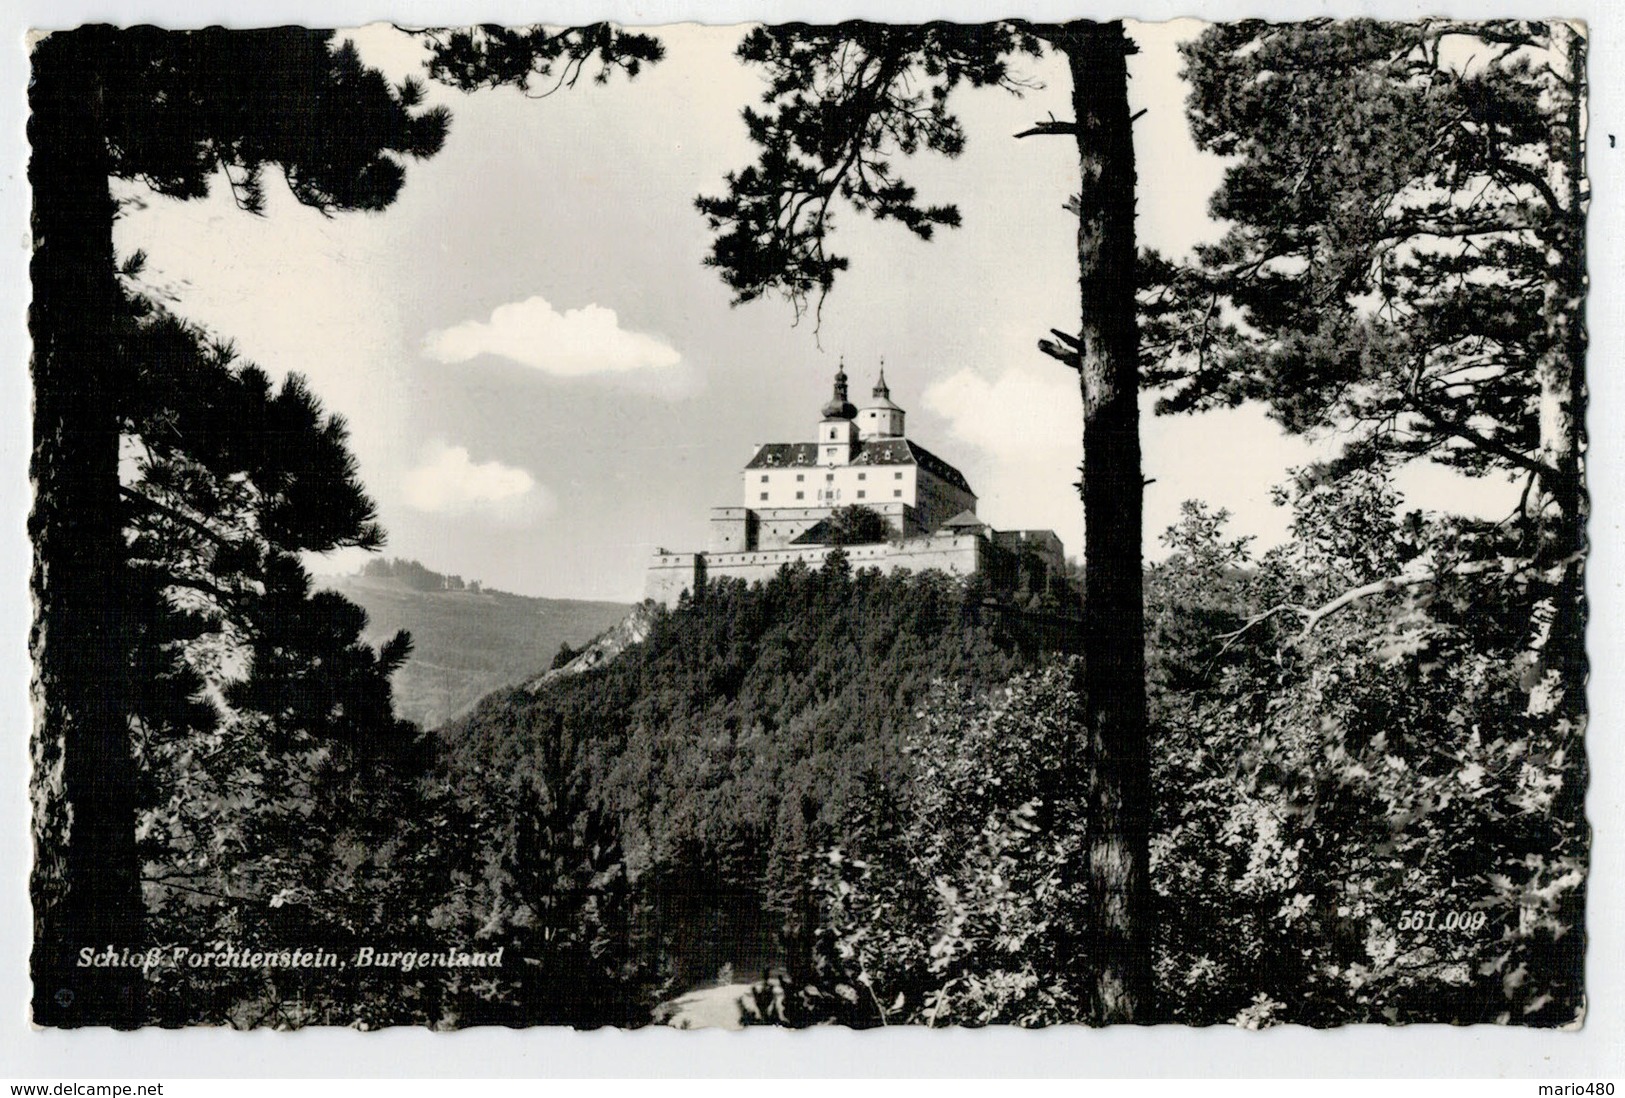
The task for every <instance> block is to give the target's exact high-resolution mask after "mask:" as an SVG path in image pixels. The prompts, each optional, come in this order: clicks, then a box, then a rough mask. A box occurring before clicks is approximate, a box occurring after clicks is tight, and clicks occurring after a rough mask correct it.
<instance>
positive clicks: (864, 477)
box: [858, 473, 869, 480]
mask: <svg viewBox="0 0 1625 1098" xmlns="http://www.w3.org/2000/svg"><path fill="white" fill-rule="evenodd" d="M858 479H859V480H868V479H869V474H868V473H859V474H858Z"/></svg>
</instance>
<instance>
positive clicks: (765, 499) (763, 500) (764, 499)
mask: <svg viewBox="0 0 1625 1098" xmlns="http://www.w3.org/2000/svg"><path fill="white" fill-rule="evenodd" d="M762 502H763V503H766V502H767V493H766V492H763V493H762Z"/></svg>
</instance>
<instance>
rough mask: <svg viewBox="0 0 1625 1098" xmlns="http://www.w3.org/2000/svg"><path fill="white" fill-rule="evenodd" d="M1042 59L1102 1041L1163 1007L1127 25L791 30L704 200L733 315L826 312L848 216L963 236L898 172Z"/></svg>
mask: <svg viewBox="0 0 1625 1098" xmlns="http://www.w3.org/2000/svg"><path fill="white" fill-rule="evenodd" d="M1045 47H1048V48H1049V49H1052V50H1054V51H1055V52H1057V53H1059V54H1060V55H1061V56H1062V57H1064V58H1065V60H1066V63H1067V67H1068V71H1069V73H1070V75H1071V78H1072V104H1073V109H1074V112H1075V114H1074V118H1073V119H1072V120H1070V121H1060V122H1058V121H1054V120H1051V121H1048V122H1043V123H1040V124H1038V125H1037V126H1035V127H1033V128H1032V129H1030V130H1027V131H1025V132H1024V133H1022V134H1020V135H1018V136H1022V137H1025V136H1039V135H1056V136H1062V137H1071V138H1072V139H1073V140H1074V141H1075V142H1076V145H1077V150H1078V164H1079V168H1080V172H1081V176H1082V186H1081V189H1080V192H1079V194H1078V195H1077V196H1075V197H1074V198H1073V200H1072V202H1071V204H1070V208H1071V209H1072V210H1073V211H1074V212H1075V213H1076V214H1077V215H1078V266H1079V272H1080V281H1079V316H1080V320H1079V327H1078V334H1077V335H1076V336H1071V335H1061V334H1059V333H1057V335H1058V338H1059V339H1060V340H1061V342H1059V343H1056V342H1054V341H1051V340H1048V339H1045V340H1042V341H1040V344H1039V347H1040V349H1041V350H1042V351H1044V352H1045V353H1046V354H1049V355H1051V356H1052V357H1055V358H1058V359H1060V360H1061V361H1062V362H1064V363H1065V364H1066V365H1068V366H1069V367H1071V368H1072V369H1074V370H1077V372H1078V376H1079V383H1080V391H1081V396H1082V401H1083V409H1084V430H1083V464H1082V469H1081V472H1082V481H1081V483H1080V490H1081V492H1082V496H1083V510H1084V527H1085V536H1086V538H1087V540H1088V547H1087V549H1088V551H1087V556H1086V558H1085V565H1084V596H1083V609H1084V643H1085V650H1086V651H1087V652H1088V653H1089V658H1088V659H1087V660H1085V661H1083V663H1082V665H1081V666H1080V668H1079V670H1078V680H1079V681H1078V683H1077V687H1078V689H1077V696H1078V698H1079V699H1080V701H1079V707H1080V708H1079V715H1078V722H1079V724H1080V726H1081V727H1080V728H1079V735H1078V736H1077V737H1076V739H1075V740H1074V741H1072V742H1073V747H1072V755H1073V759H1072V760H1071V761H1072V767H1071V768H1070V769H1069V771H1068V775H1069V776H1068V778H1067V779H1066V780H1067V782H1068V783H1069V784H1071V785H1074V786H1076V785H1079V784H1083V785H1085V786H1086V791H1087V795H1086V797H1084V798H1083V803H1085V804H1086V806H1087V807H1086V811H1085V813H1084V815H1085V817H1086V819H1084V820H1081V821H1072V824H1073V825H1078V824H1081V825H1082V826H1083V827H1084V829H1085V830H1086V831H1087V834H1088V837H1089V857H1088V867H1087V870H1086V875H1087V884H1088V892H1089V896H1090V903H1091V910H1090V928H1091V939H1090V949H1089V950H1088V955H1087V957H1086V958H1085V960H1084V962H1083V971H1081V972H1080V977H1081V978H1082V981H1083V982H1084V983H1086V984H1087V985H1088V986H1089V988H1090V995H1089V1001H1090V1006H1091V1019H1092V1020H1093V1021H1095V1022H1096V1023H1097V1024H1107V1023H1112V1022H1127V1021H1135V1020H1142V1021H1143V1020H1145V1018H1146V1017H1147V1014H1148V1011H1149V1009H1150V1004H1151V993H1152V987H1151V955H1150V936H1149V934H1148V927H1147V918H1148V913H1149V904H1150V861H1149V849H1148V845H1147V844H1148V828H1149V812H1148V799H1149V795H1150V785H1149V781H1150V778H1149V773H1150V771H1149V759H1148V755H1147V747H1146V715H1145V682H1144V678H1145V673H1144V625H1143V613H1144V611H1143V606H1142V602H1143V596H1142V590H1141V586H1142V580H1141V554H1140V525H1141V523H1140V516H1141V510H1142V492H1143V483H1142V479H1141V471H1140V470H1141V465H1140V439H1139V407H1138V404H1137V403H1136V399H1137V397H1138V393H1139V352H1138V345H1137V333H1136V326H1135V301H1134V284H1135V248H1134V182H1135V174H1134V148H1133V138H1132V133H1131V131H1130V122H1131V119H1130V117H1129V109H1128V84H1127V81H1128V73H1127V63H1126V57H1127V55H1128V54H1129V53H1131V52H1133V51H1134V46H1133V45H1132V43H1131V42H1129V40H1128V39H1127V38H1126V37H1125V35H1124V32H1123V26H1122V24H1121V23H1093V22H1084V21H1080V22H1075V23H1068V24H1064V25H1060V26H1040V25H1032V24H1026V23H1014V22H1011V23H993V24H985V25H981V26H956V25H951V24H945V23H933V24H928V25H924V26H882V25H876V24H868V23H845V24H841V25H839V26H835V27H810V26H805V25H791V26H785V27H766V28H759V29H757V30H753V31H752V32H751V33H750V34H749V35H748V36H747V37H746V39H745V41H744V43H743V44H742V45H741V46H740V49H739V56H740V58H741V59H742V60H744V61H746V62H748V63H751V64H756V65H760V66H762V67H763V68H764V69H765V70H766V72H767V75H768V90H767V92H766V94H765V95H764V101H765V102H766V104H767V105H768V106H769V107H771V108H772V110H771V112H762V111H758V110H755V109H747V110H746V111H745V124H746V128H747V130H748V132H749V134H750V137H751V140H752V141H753V142H755V143H756V144H757V145H758V146H759V147H760V149H761V153H760V156H759V158H758V160H757V162H756V163H754V164H752V165H751V166H749V167H747V168H745V169H743V170H741V171H738V172H735V173H731V174H729V176H728V178H727V182H728V189H727V193H726V194H723V195H721V196H717V197H701V198H700V199H699V201H698V204H699V208H700V210H701V212H702V213H704V215H705V216H706V218H707V220H708V222H709V224H710V226H711V227H712V229H713V230H714V231H715V232H716V233H717V236H716V238H715V240H714V241H713V245H712V252H711V255H710V257H709V258H708V259H707V260H706V262H707V263H708V264H709V265H711V266H713V267H716V268H717V269H718V270H719V271H720V273H721V275H722V277H723V279H724V281H725V282H727V284H728V285H729V286H730V287H731V288H732V289H733V290H734V293H735V300H736V302H746V301H750V300H753V299H756V298H758V297H761V296H763V295H764V294H768V293H777V294H780V295H782V296H784V297H786V298H788V299H789V300H790V301H791V302H792V303H793V305H794V307H795V308H796V311H797V313H798V315H799V313H800V312H801V311H802V310H803V309H804V308H806V306H807V305H808V302H809V300H816V301H817V302H818V303H819V304H820V305H821V303H822V300H823V296H824V295H825V294H827V293H828V291H829V290H830V288H831V287H832V286H833V285H834V280H835V276H836V274H837V273H838V272H840V271H842V270H844V269H845V268H846V267H847V265H848V260H847V258H846V257H845V256H841V255H838V254H836V253H834V252H832V251H831V250H829V248H828V246H827V245H828V240H829V237H830V232H831V225H832V222H831V209H832V206H834V205H835V203H836V200H837V199H840V200H841V201H842V202H844V203H845V204H847V205H849V206H851V207H853V208H855V209H857V210H858V211H860V212H862V213H866V214H868V215H870V216H872V217H874V218H876V219H878V220H892V221H897V222H899V223H901V224H902V225H903V226H904V227H905V228H907V229H908V230H909V231H911V232H912V233H914V234H915V235H916V236H918V237H920V238H921V239H924V240H929V239H931V237H932V235H933V234H934V232H935V231H936V229H937V228H939V227H952V226H955V225H957V224H959V220H960V215H959V211H958V209H957V208H956V207H954V206H951V205H937V206H926V205H922V204H921V203H920V202H919V201H918V195H917V192H916V191H915V189H914V188H913V187H912V186H910V185H909V184H908V183H906V182H905V181H904V180H903V179H901V178H900V177H898V176H897V174H896V173H895V172H894V171H893V167H892V161H893V160H895V159H896V158H898V157H900V156H909V155H912V154H913V153H915V152H916V151H918V150H919V149H921V148H925V149H929V150H932V151H934V152H938V153H941V154H943V155H947V156H953V155H956V154H957V153H958V152H959V150H960V149H961V148H962V147H963V145H964V141H965V135H964V133H963V131H962V129H961V127H960V125H959V122H958V119H957V118H956V117H955V116H954V115H953V114H952V113H951V112H950V110H949V99H950V94H951V93H952V92H953V91H954V90H955V89H956V88H957V87H960V86H961V85H970V86H972V87H980V86H997V87H1003V88H1006V89H1009V90H1016V89H1017V88H1018V87H1019V83H1018V82H1017V81H1016V79H1015V78H1014V77H1013V76H1012V74H1011V70H1010V68H1009V64H1010V59H1011V58H1012V57H1015V56H1019V55H1022V54H1025V55H1029V56H1037V55H1039V54H1040V53H1041V52H1042V51H1043V49H1044V48H1045Z"/></svg>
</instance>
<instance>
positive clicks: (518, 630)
mask: <svg viewBox="0 0 1625 1098" xmlns="http://www.w3.org/2000/svg"><path fill="white" fill-rule="evenodd" d="M321 584H322V586H324V587H327V588H329V589H331V590H334V591H337V592H338V593H339V594H341V595H343V596H344V597H345V598H347V599H349V600H350V601H351V602H353V603H355V604H356V605H357V606H359V607H361V608H362V609H363V610H365V611H366V612H367V628H366V630H365V632H364V634H363V635H364V636H365V637H366V639H367V641H368V642H369V643H372V644H378V643H381V642H382V641H383V640H386V639H388V638H389V637H391V636H393V635H394V634H395V631H396V630H398V629H405V630H406V631H407V632H408V633H410V634H411V635H412V655H411V657H410V658H409V659H407V661H406V663H405V664H404V665H403V666H402V667H401V669H400V671H398V672H396V674H395V708H396V711H397V712H399V713H400V715H401V716H402V717H405V718H406V719H407V720H412V721H416V722H417V723H418V724H420V725H422V726H423V727H424V728H434V727H437V726H438V725H440V724H443V723H444V722H446V721H448V720H450V719H451V718H452V717H455V716H457V715H459V714H461V713H462V712H464V711H465V710H466V709H468V707H469V706H471V705H473V704H474V703H475V702H476V701H478V700H479V699H480V698H482V697H484V696H485V695H486V694H488V693H490V692H491V691H492V690H497V689H500V688H502V687H504V686H507V685H509V684H512V683H515V682H518V681H519V680H521V679H523V678H525V677H526V676H528V675H534V674H535V673H536V672H537V671H541V670H544V669H545V668H546V667H547V666H548V664H549V662H550V661H551V660H552V659H553V657H554V655H555V654H556V653H557V652H558V650H559V647H560V645H564V644H569V645H571V646H573V647H576V648H579V647H581V646H582V645H583V644H584V643H586V642H587V641H589V640H591V639H592V638H593V637H595V636H597V635H598V634H599V633H601V632H603V631H604V630H605V629H608V628H609V627H610V626H612V625H614V624H615V623H616V622H617V621H619V620H620V619H621V618H623V617H625V616H626V613H627V611H628V610H630V609H631V607H629V606H627V605H626V604H624V603H618V602H588V601H583V600H578V599H538V598H530V597H527V596H525V595H514V594H510V593H508V592H506V591H492V590H487V589H484V588H482V587H481V586H480V584H479V583H478V582H465V581H464V580H463V578H462V577H461V576H446V575H441V574H440V573H439V572H435V571H432V570H431V569H428V568H425V567H423V565H421V564H419V563H418V562H416V561H410V560H377V561H369V562H368V564H367V566H366V567H365V568H363V569H362V571H361V572H360V574H358V575H351V576H334V577H323V579H322V581H321Z"/></svg>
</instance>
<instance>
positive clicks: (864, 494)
mask: <svg viewBox="0 0 1625 1098" xmlns="http://www.w3.org/2000/svg"><path fill="white" fill-rule="evenodd" d="M868 494H869V493H867V492H865V491H864V490H863V489H862V488H859V489H858V498H859V499H862V498H863V497H864V496H866V495H868Z"/></svg>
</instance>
